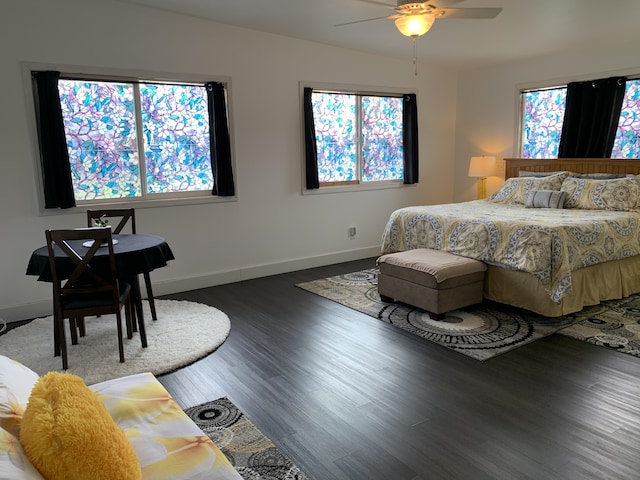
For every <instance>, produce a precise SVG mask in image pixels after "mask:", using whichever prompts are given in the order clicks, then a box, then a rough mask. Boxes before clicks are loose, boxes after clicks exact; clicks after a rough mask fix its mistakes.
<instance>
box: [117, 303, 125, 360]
mask: <svg viewBox="0 0 640 480" xmlns="http://www.w3.org/2000/svg"><path fill="white" fill-rule="evenodd" d="M116 323H117V327H118V351H119V353H120V363H124V341H123V340H122V314H121V313H120V310H118V311H117V312H116Z"/></svg>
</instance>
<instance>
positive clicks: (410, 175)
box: [402, 93, 419, 184]
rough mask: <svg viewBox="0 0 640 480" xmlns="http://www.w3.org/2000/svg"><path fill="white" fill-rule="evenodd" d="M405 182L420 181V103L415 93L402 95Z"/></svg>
mask: <svg viewBox="0 0 640 480" xmlns="http://www.w3.org/2000/svg"><path fill="white" fill-rule="evenodd" d="M402 143H403V150H404V183H405V184H411V183H418V177H419V175H418V105H417V98H416V94H415V93H408V94H406V95H404V96H403V97H402Z"/></svg>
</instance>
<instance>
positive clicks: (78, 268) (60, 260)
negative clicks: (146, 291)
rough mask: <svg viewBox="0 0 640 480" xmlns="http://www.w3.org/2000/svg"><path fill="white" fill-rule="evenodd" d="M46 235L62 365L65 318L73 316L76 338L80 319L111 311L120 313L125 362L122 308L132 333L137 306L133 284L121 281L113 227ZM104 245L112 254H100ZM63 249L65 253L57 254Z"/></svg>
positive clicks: (64, 364)
mask: <svg viewBox="0 0 640 480" xmlns="http://www.w3.org/2000/svg"><path fill="white" fill-rule="evenodd" d="M45 236H46V238H47V249H48V252H49V265H50V268H51V275H52V278H53V305H54V335H55V336H56V338H57V343H58V345H59V347H60V354H61V356H62V368H63V369H64V370H66V369H67V368H68V360H67V342H66V334H65V329H64V320H65V319H69V323H70V328H71V335H72V338H74V337H75V335H76V332H75V331H74V330H75V328H76V319H78V320H80V319H82V322H84V320H86V317H89V316H101V315H107V314H115V316H116V324H117V325H116V326H117V332H118V349H119V357H120V362H124V342H123V338H122V315H121V310H122V309H123V307H124V310H125V316H126V320H127V327H128V328H127V331H128V332H129V330H130V328H129V326H130V325H131V322H132V318H133V315H132V312H133V310H132V309H133V306H132V302H131V301H130V295H129V294H130V292H131V286H130V285H128V284H124V283H120V282H119V281H118V274H117V269H116V261H115V255H114V253H113V239H112V236H111V229H110V228H86V229H85V228H82V229H75V230H46V231H45ZM87 242H92V243H91V246H89V247H86V245H88V243H87ZM83 244H84V245H83ZM101 247H102V248H107V249H108V252H109V253H108V255H100V256H96V253H97V252H98V249H99V248H101ZM59 251H62V253H63V254H64V256H60V255H59V254H57V253H58V252H59ZM65 256H66V258H65ZM75 338H77V337H75ZM74 343H75V342H74ZM57 353H58V352H57V349H56V354H57Z"/></svg>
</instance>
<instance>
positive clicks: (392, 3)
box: [357, 0, 396, 8]
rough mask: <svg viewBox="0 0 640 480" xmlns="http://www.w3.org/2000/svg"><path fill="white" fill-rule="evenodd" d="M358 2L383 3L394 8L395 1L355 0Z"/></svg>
mask: <svg viewBox="0 0 640 480" xmlns="http://www.w3.org/2000/svg"><path fill="white" fill-rule="evenodd" d="M357 1H358V2H363V3H373V4H374V5H384V6H385V7H389V8H396V2H394V1H393V0H389V2H385V1H384V0H357Z"/></svg>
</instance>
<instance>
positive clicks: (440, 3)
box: [426, 0, 464, 8]
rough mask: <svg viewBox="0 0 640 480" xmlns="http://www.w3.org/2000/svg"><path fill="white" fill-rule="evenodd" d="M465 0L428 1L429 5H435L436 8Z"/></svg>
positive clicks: (447, 6)
mask: <svg viewBox="0 0 640 480" xmlns="http://www.w3.org/2000/svg"><path fill="white" fill-rule="evenodd" d="M463 1H464V0H432V1H430V2H426V3H428V4H429V5H433V6H434V7H436V8H449V7H450V6H452V5H455V4H456V3H460V2H463Z"/></svg>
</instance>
